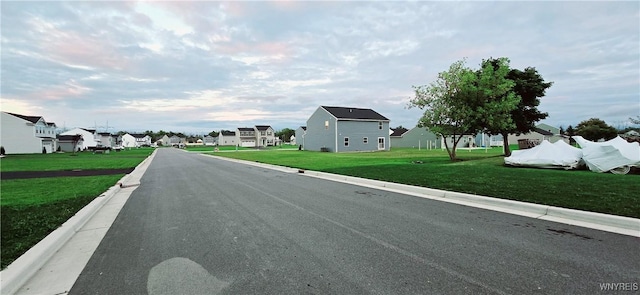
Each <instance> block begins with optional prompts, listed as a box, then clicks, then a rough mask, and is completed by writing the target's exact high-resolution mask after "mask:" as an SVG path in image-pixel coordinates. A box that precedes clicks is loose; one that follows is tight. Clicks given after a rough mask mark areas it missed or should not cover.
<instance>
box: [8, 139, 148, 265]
mask: <svg viewBox="0 0 640 295" xmlns="http://www.w3.org/2000/svg"><path fill="white" fill-rule="evenodd" d="M152 152H153V149H151V148H142V149H132V150H126V151H121V152H111V153H109V154H93V153H90V152H81V153H77V154H76V155H73V154H72V153H61V154H29V155H26V154H24V155H8V156H7V157H5V158H2V159H1V160H0V170H1V171H2V172H7V171H55V170H73V169H85V170H87V169H118V168H133V167H135V166H137V165H138V164H139V163H140V162H142V161H143V160H144V159H145V158H146V157H147V156H149V155H150V154H151V153H152ZM123 176H124V174H117V175H102V176H82V177H80V176H78V177H50V178H31V179H10V180H4V179H3V180H0V213H1V218H2V227H1V228H0V230H1V233H0V240H1V241H0V242H1V244H2V247H1V248H0V249H1V253H0V254H1V261H0V264H1V267H2V269H4V268H5V267H6V266H7V265H9V264H10V263H11V262H13V261H14V260H15V259H16V258H18V257H19V256H20V255H22V254H23V253H24V252H26V251H27V250H28V249H29V248H31V247H32V246H33V245H35V244H36V243H38V242H39V241H40V240H42V239H43V238H44V237H46V236H47V235H48V234H49V233H51V232H52V231H54V230H55V229H56V228H58V227H60V225H62V223H64V222H65V221H67V220H68V219H69V218H70V217H72V216H73V215H75V214H76V212H78V210H80V209H82V208H83V207H84V206H86V205H87V204H89V203H90V202H91V201H92V200H93V199H94V198H95V197H97V196H99V195H100V194H101V193H103V192H104V191H106V190H107V189H108V188H109V187H111V186H113V185H115V184H116V183H117V181H118V180H119V179H120V178H122V177H123Z"/></svg>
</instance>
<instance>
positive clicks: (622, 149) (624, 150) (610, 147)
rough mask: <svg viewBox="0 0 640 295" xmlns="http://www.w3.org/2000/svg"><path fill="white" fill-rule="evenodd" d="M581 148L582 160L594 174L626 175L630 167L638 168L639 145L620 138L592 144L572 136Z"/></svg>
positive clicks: (639, 160)
mask: <svg viewBox="0 0 640 295" xmlns="http://www.w3.org/2000/svg"><path fill="white" fill-rule="evenodd" d="M573 139H575V141H576V142H577V143H578V144H579V145H580V147H582V153H583V160H584V162H585V163H586V164H587V166H588V167H589V170H591V171H594V172H607V171H611V172H612V173H621V174H626V173H628V172H629V170H630V167H631V166H640V144H638V143H637V142H627V141H626V140H624V139H622V138H621V137H620V136H617V137H616V138H614V139H612V140H608V141H605V142H593V141H589V140H586V139H584V138H582V136H573Z"/></svg>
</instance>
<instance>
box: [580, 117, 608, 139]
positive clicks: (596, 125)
mask: <svg viewBox="0 0 640 295" xmlns="http://www.w3.org/2000/svg"><path fill="white" fill-rule="evenodd" d="M576 134H577V135H580V136H582V137H584V138H585V139H588V140H591V141H597V140H600V139H604V140H609V139H612V138H614V137H616V136H617V135H618V131H617V130H616V128H614V127H613V126H609V125H608V124H607V123H605V122H604V121H602V120H600V119H598V118H591V119H589V120H585V121H582V122H580V124H578V126H576Z"/></svg>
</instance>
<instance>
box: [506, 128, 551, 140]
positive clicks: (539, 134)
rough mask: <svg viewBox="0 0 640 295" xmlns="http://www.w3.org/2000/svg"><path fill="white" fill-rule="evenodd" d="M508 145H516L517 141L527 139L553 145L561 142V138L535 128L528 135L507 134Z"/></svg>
mask: <svg viewBox="0 0 640 295" xmlns="http://www.w3.org/2000/svg"><path fill="white" fill-rule="evenodd" d="M508 139H509V144H518V140H520V139H529V140H532V141H535V142H542V141H543V140H548V141H550V142H551V143H554V142H556V141H558V140H561V137H560V136H559V135H558V136H554V134H553V133H551V132H549V131H547V130H544V129H541V128H538V127H535V128H534V130H533V131H531V132H529V133H524V134H520V135H515V134H509V137H508Z"/></svg>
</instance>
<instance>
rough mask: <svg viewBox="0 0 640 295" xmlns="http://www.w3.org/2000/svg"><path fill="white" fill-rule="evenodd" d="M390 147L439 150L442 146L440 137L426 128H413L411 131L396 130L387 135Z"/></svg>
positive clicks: (404, 129)
mask: <svg viewBox="0 0 640 295" xmlns="http://www.w3.org/2000/svg"><path fill="white" fill-rule="evenodd" d="M389 138H390V139H391V147H394V148H395V147H404V148H416V149H439V148H440V147H441V145H442V141H441V140H440V137H439V136H437V135H436V134H435V133H433V132H431V131H429V130H427V128H420V127H417V126H416V127H414V128H411V129H406V128H396V129H393V133H392V134H391V135H389Z"/></svg>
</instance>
